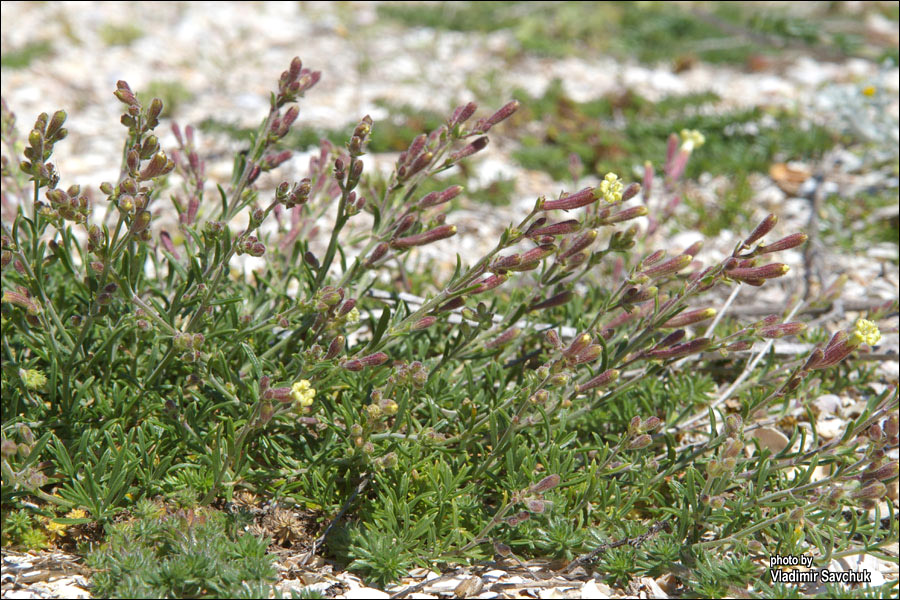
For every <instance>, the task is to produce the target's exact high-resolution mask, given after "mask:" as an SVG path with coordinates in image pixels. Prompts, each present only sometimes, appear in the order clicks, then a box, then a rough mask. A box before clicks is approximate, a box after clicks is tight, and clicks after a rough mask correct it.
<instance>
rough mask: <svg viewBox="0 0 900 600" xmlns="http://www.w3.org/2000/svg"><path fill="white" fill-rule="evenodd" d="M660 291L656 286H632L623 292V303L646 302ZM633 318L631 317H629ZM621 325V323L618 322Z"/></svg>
mask: <svg viewBox="0 0 900 600" xmlns="http://www.w3.org/2000/svg"><path fill="white" fill-rule="evenodd" d="M658 293H659V289H658V288H657V287H656V286H652V285H651V286H648V287H644V286H635V287H630V288H628V289H626V290H625V293H624V294H622V301H621V304H622V305H627V304H638V303H640V302H645V301H647V300H652V299H653V298H656V295H657V294H658ZM628 320H631V319H628ZM618 324H619V325H621V323H618Z"/></svg>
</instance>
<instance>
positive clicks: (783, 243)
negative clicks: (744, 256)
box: [758, 233, 809, 254]
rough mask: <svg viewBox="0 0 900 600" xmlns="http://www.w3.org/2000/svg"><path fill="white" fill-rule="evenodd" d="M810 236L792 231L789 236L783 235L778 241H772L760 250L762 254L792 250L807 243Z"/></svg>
mask: <svg viewBox="0 0 900 600" xmlns="http://www.w3.org/2000/svg"><path fill="white" fill-rule="evenodd" d="M808 239H809V236H808V235H806V234H805V233H792V234H791V235H789V236H787V237H783V238H781V239H780V240H778V241H777V242H772V243H771V244H769V245H768V246H760V247H759V250H758V252H759V253H760V254H768V253H770V252H780V251H782V250H790V249H791V248H796V247H797V246H801V245H803V244H805V243H806V241H807V240H808Z"/></svg>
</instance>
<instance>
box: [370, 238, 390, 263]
mask: <svg viewBox="0 0 900 600" xmlns="http://www.w3.org/2000/svg"><path fill="white" fill-rule="evenodd" d="M389 248H390V246H389V245H388V243H387V242H381V243H380V244H378V245H377V246H375V249H374V250H372V252H371V254H369V258H367V259H366V263H365V264H366V266H367V267H371V266H372V265H374V264H375V263H377V262H378V261H379V260H381V259H382V258H384V256H385V254H387V252H388V249H389Z"/></svg>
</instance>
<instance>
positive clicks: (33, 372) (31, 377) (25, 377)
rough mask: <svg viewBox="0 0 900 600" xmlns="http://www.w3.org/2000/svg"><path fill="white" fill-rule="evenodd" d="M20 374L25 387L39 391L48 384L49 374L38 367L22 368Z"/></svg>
mask: <svg viewBox="0 0 900 600" xmlns="http://www.w3.org/2000/svg"><path fill="white" fill-rule="evenodd" d="M19 376H20V377H21V378H22V383H24V384H25V387H26V388H28V389H29V390H32V391H38V390H41V389H43V388H44V386H45V385H47V376H46V375H44V373H43V372H42V371H39V370H38V369H20V370H19Z"/></svg>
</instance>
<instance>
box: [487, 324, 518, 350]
mask: <svg viewBox="0 0 900 600" xmlns="http://www.w3.org/2000/svg"><path fill="white" fill-rule="evenodd" d="M521 332H522V330H521V329H519V328H518V327H510V328H509V329H507V330H506V331H504V332H503V333H501V334H500V335H498V336H497V337H495V338H494V339H492V340H488V341H487V342H485V343H484V346H485V348H489V349H494V348H499V347H500V346H503V345H505V344H508V343H510V342H511V341H513V340H514V339H516V338H517V337H519V334H520V333H521Z"/></svg>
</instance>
